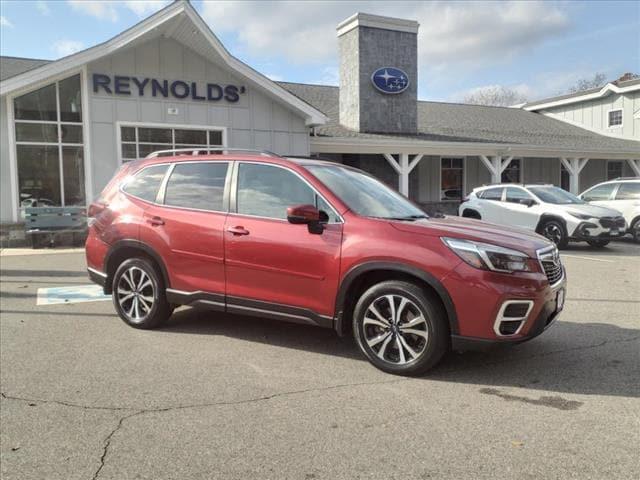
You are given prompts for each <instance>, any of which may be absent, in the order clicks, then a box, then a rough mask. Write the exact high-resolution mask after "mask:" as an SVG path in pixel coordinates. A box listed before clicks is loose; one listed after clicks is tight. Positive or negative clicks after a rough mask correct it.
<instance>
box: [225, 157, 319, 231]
mask: <svg viewBox="0 0 640 480" xmlns="http://www.w3.org/2000/svg"><path fill="white" fill-rule="evenodd" d="M239 168H240V169H239V171H238V193H237V199H236V201H237V208H238V213H241V214H244V215H253V216H258V217H268V218H280V219H283V220H286V218H287V208H288V207H292V206H294V205H302V204H307V205H315V192H314V191H313V190H312V189H311V187H309V185H307V184H306V183H305V182H303V181H302V180H301V179H300V178H299V177H298V176H297V175H296V174H294V173H293V172H291V171H289V170H285V169H283V168H280V167H273V166H270V165H259V164H254V163H241V164H240V167H239Z"/></svg>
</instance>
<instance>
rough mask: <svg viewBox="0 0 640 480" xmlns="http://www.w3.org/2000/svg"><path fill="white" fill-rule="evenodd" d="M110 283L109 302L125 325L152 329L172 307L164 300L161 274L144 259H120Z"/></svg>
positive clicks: (165, 318)
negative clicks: (111, 301) (120, 261)
mask: <svg viewBox="0 0 640 480" xmlns="http://www.w3.org/2000/svg"><path fill="white" fill-rule="evenodd" d="M112 285H113V293H112V297H113V304H114V306H115V307H116V311H117V312H118V315H119V316H120V318H121V319H122V320H124V322H125V323H127V324H128V325H130V326H132V327H134V328H141V329H151V328H156V327H158V326H160V325H161V324H162V323H164V322H165V321H166V320H167V319H168V318H169V316H171V313H172V311H173V309H172V308H171V306H170V305H169V303H168V302H167V298H166V296H165V287H164V281H163V279H162V276H161V275H160V274H159V273H158V271H157V269H156V268H155V267H154V265H153V264H152V263H151V262H150V261H149V260H147V259H146V258H130V259H128V260H125V261H124V262H122V263H121V264H120V266H119V267H118V269H117V270H116V274H115V275H114V276H113V284H112ZM151 299H152V300H151Z"/></svg>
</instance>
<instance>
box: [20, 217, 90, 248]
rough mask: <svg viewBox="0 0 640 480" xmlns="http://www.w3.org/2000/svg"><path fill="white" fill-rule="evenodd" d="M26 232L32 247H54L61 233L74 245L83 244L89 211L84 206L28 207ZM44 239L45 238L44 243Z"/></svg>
mask: <svg viewBox="0 0 640 480" xmlns="http://www.w3.org/2000/svg"><path fill="white" fill-rule="evenodd" d="M24 212H25V232H26V235H27V239H28V240H29V241H30V242H31V246H32V248H38V247H43V246H48V247H53V246H55V245H56V241H58V240H59V239H60V236H61V235H64V236H65V237H66V241H65V242H64V243H67V242H68V241H69V238H68V237H69V236H70V243H71V244H72V245H73V246H77V245H81V244H82V243H83V242H84V239H85V237H86V233H87V213H86V209H85V208H84V207H27V208H25V209H24ZM42 239H45V241H46V242H45V243H43V241H42Z"/></svg>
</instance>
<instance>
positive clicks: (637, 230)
mask: <svg viewBox="0 0 640 480" xmlns="http://www.w3.org/2000/svg"><path fill="white" fill-rule="evenodd" d="M630 233H631V236H632V237H633V241H634V242H636V243H640V218H636V219H635V220H634V221H633V223H632V224H631V228H630Z"/></svg>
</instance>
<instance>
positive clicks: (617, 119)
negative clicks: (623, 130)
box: [609, 109, 622, 127]
mask: <svg viewBox="0 0 640 480" xmlns="http://www.w3.org/2000/svg"><path fill="white" fill-rule="evenodd" d="M621 126H622V109H619V110H610V111H609V127H621Z"/></svg>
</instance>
